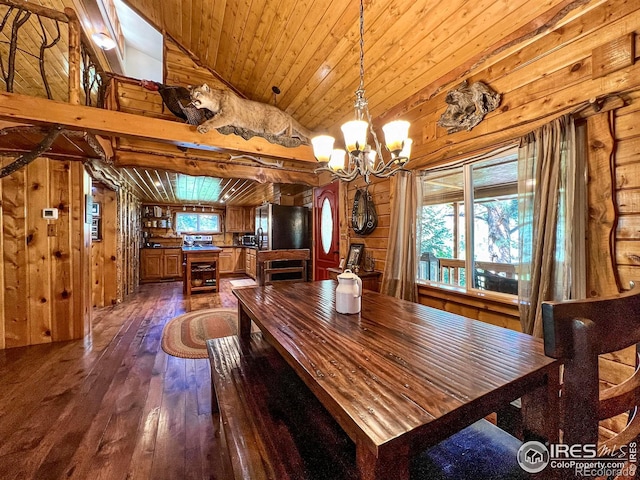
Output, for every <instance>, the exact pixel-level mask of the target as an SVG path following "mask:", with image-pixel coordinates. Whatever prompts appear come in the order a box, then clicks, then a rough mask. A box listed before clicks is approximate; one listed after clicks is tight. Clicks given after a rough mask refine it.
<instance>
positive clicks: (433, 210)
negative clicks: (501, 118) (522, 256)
mask: <svg viewBox="0 0 640 480" xmlns="http://www.w3.org/2000/svg"><path fill="white" fill-rule="evenodd" d="M517 166H518V165H517V152H516V150H515V149H511V150H507V151H503V152H501V153H499V154H496V155H492V156H486V157H484V158H482V159H478V160H477V161H473V160H470V161H467V162H464V164H463V165H459V166H454V167H451V168H443V169H441V170H439V171H435V172H427V173H425V174H424V176H423V177H422V181H423V188H422V190H423V192H424V193H423V195H424V197H423V199H422V200H423V202H422V207H421V209H420V215H419V218H418V248H419V259H420V263H419V268H418V279H419V280H428V281H431V282H438V283H443V284H448V285H456V286H460V287H464V288H467V289H469V288H475V289H479V290H490V291H494V292H500V293H506V294H510V295H517V294H518V275H517V263H518V261H519V251H518V238H519V227H520V226H519V225H518V199H517V173H518V169H517ZM470 272H473V273H472V274H471V273H470Z"/></svg>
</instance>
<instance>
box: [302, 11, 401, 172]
mask: <svg viewBox="0 0 640 480" xmlns="http://www.w3.org/2000/svg"><path fill="white" fill-rule="evenodd" d="M354 107H355V112H356V119H355V120H352V121H350V122H347V123H345V124H344V125H342V133H343V135H344V143H345V146H346V148H347V150H346V152H345V151H344V150H342V149H334V148H333V144H334V142H335V139H334V138H333V137H331V136H329V135H320V136H317V137H314V138H312V139H311V144H312V145H313V154H314V156H315V157H316V160H318V162H320V163H325V164H326V165H324V166H322V167H320V168H318V169H317V170H316V171H329V172H331V174H332V175H333V177H334V178H338V179H340V180H342V181H345V182H350V181H352V180H355V179H356V178H357V177H358V175H362V176H363V177H364V181H365V182H366V183H367V184H369V183H370V182H371V179H370V175H374V176H376V177H380V178H387V177H390V176H391V175H394V174H395V173H397V172H399V171H400V170H404V167H405V166H406V164H407V163H408V162H409V157H410V155H411V144H412V143H413V142H412V140H411V139H410V138H408V137H409V126H410V124H409V122H407V121H404V120H395V121H393V122H389V123H388V124H386V125H385V126H383V127H382V130H383V131H384V136H385V140H386V147H387V150H388V151H389V152H390V153H391V159H390V160H388V161H385V160H384V158H383V156H382V148H381V146H380V142H379V141H378V137H377V135H376V132H375V130H374V129H373V122H372V120H371V114H370V113H369V107H368V102H367V99H366V98H365V96H364V3H363V0H360V86H359V88H358V90H356V101H355V105H354ZM367 130H369V131H370V132H371V136H372V138H373V142H374V148H373V149H372V147H371V146H370V145H369V144H368V143H367ZM347 155H348V158H349V160H348V163H346V165H345V159H346V156H347Z"/></svg>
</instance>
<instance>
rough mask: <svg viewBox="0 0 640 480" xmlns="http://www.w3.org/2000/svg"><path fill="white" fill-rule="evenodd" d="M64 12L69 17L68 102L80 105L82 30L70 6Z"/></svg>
mask: <svg viewBox="0 0 640 480" xmlns="http://www.w3.org/2000/svg"><path fill="white" fill-rule="evenodd" d="M64 13H65V15H66V16H67V18H68V19H69V103H71V104H72V105H80V88H81V79H80V73H81V72H80V61H81V57H82V55H81V51H80V43H81V41H82V40H81V36H82V30H81V28H80V20H78V16H77V15H76V12H75V11H74V10H73V9H72V8H69V7H67V8H65V9H64Z"/></svg>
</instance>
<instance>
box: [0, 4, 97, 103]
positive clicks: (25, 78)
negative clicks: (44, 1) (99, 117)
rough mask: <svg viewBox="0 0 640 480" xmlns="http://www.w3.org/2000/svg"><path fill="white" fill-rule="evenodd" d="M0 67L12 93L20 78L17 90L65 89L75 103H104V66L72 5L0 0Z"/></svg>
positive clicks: (50, 92) (48, 94)
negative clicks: (54, 6) (62, 6)
mask: <svg viewBox="0 0 640 480" xmlns="http://www.w3.org/2000/svg"><path fill="white" fill-rule="evenodd" d="M64 25H66V26H67V29H66V30H67V35H66V37H65V35H64ZM61 27H62V28H61ZM65 43H66V48H65ZM65 57H66V58H65ZM65 60H66V62H65ZM65 63H66V65H65ZM0 73H1V74H2V79H0V80H4V83H5V90H6V91H7V92H10V93H13V92H14V91H15V87H16V82H17V81H18V83H19V84H20V92H19V93H25V94H28V95H29V94H30V95H33V94H34V92H37V93H38V94H39V95H35V96H40V95H41V94H42V93H44V96H46V97H47V98H49V99H60V98H56V97H59V96H60V93H61V92H63V91H65V92H64V93H65V96H66V99H65V100H67V101H68V102H69V103H71V104H74V105H79V104H81V103H84V104H85V105H93V106H98V107H102V106H103V103H104V90H105V88H104V81H103V78H104V72H103V71H102V69H101V68H100V67H99V63H98V62H97V61H96V60H95V56H94V55H93V53H92V50H91V47H90V46H89V43H88V41H86V39H83V34H82V29H81V27H80V21H79V20H78V16H77V15H76V13H75V11H74V10H73V9H71V8H65V9H64V12H59V11H57V10H53V9H50V8H47V7H43V6H41V5H37V4H33V3H31V2H26V1H24V0H0ZM38 77H39V78H38ZM65 80H66V85H64V87H63V85H62V84H63V83H64V82H65ZM54 92H55V93H54ZM56 94H57V95H56Z"/></svg>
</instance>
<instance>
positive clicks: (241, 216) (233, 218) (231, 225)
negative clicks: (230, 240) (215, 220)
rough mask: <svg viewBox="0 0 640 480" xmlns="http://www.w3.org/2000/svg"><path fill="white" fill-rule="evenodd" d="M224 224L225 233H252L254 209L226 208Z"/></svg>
mask: <svg viewBox="0 0 640 480" xmlns="http://www.w3.org/2000/svg"><path fill="white" fill-rule="evenodd" d="M225 222H226V226H225V228H226V231H227V232H235V233H246V232H253V231H254V228H255V209H254V208H249V207H227V212H226V219H225Z"/></svg>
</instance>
